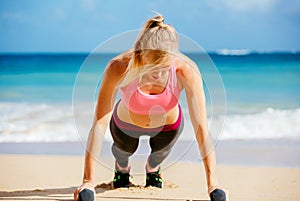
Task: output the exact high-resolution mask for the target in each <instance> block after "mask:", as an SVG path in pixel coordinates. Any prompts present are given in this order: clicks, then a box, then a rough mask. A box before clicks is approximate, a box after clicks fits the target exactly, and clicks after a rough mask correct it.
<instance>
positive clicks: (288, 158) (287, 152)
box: [0, 140, 300, 168]
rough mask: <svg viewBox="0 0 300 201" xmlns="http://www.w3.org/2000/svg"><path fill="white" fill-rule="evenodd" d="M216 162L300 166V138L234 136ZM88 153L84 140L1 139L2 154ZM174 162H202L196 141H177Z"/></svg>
mask: <svg viewBox="0 0 300 201" xmlns="http://www.w3.org/2000/svg"><path fill="white" fill-rule="evenodd" d="M143 143H147V142H146V141H145V142H142V141H141V143H140V147H139V148H138V150H137V152H136V153H135V154H134V155H133V156H132V158H135V159H142V160H143V159H144V158H145V156H146V155H147V154H148V153H149V148H148V147H147V146H148V145H146V146H145V147H146V148H142V147H143V146H144V145H143ZM110 146H111V142H110V141H104V143H103V148H102V152H101V155H100V158H113V156H112V154H111V151H110ZM215 150H216V156H217V163H218V164H222V165H245V166H255V167H258V166H259V167H291V168H292V167H295V168H299V167H300V158H299V157H298V156H299V155H300V140H246V141H245V140H235V141H228V140H226V141H224V140H223V141H218V142H217V143H216V144H215ZM84 153H85V144H84V143H82V142H27V143H14V142H13V143H0V155H3V154H4V155H5V154H7V155H49V156H51V155H52V156H80V157H83V156H84ZM166 161H167V162H168V163H171V162H174V161H175V162H176V161H179V162H195V163H198V162H201V157H200V155H199V151H198V148H197V145H196V142H195V141H178V142H177V143H176V144H175V146H174V148H173V150H172V153H171V154H170V155H169V156H168V158H167V159H166Z"/></svg>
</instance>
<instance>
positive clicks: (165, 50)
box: [121, 15, 178, 86]
mask: <svg viewBox="0 0 300 201" xmlns="http://www.w3.org/2000/svg"><path fill="white" fill-rule="evenodd" d="M177 52H178V35H177V32H176V30H175V29H174V27H172V26H171V25H169V24H164V17H163V16H162V15H157V16H155V17H153V18H151V19H149V20H148V21H147V22H146V23H145V25H144V27H143V29H142V31H141V32H140V34H139V36H138V37H137V39H136V41H135V44H134V47H133V56H132V58H131V60H130V62H129V64H128V68H127V73H126V76H125V78H124V80H123V82H122V84H121V86H125V85H127V84H128V83H129V82H130V81H132V80H133V79H135V78H136V77H137V76H142V75H143V74H145V73H147V72H149V70H151V69H153V68H155V67H166V66H169V65H171V63H172V59H173V58H174V55H175V54H176V53H177Z"/></svg>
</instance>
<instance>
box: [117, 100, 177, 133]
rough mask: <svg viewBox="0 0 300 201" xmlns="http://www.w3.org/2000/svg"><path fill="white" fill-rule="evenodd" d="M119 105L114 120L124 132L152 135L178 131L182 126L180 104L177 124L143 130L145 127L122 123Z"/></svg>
mask: <svg viewBox="0 0 300 201" xmlns="http://www.w3.org/2000/svg"><path fill="white" fill-rule="evenodd" d="M118 105H119V102H118V103H117V105H116V107H115V109H114V111H113V115H112V119H113V121H114V123H115V125H116V126H117V127H118V128H120V129H122V130H128V131H137V132H147V133H148V132H149V133H152V132H161V131H172V130H177V129H178V128H179V127H180V125H181V121H182V111H181V107H180V105H179V104H178V109H179V114H178V118H177V120H176V122H175V123H173V124H168V125H164V126H160V127H156V128H143V127H140V126H136V125H133V124H130V123H127V122H124V121H122V120H121V119H120V118H119V117H118V115H117V108H118Z"/></svg>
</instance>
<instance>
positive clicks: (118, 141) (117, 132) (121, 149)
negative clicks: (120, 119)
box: [110, 118, 139, 168]
mask: <svg viewBox="0 0 300 201" xmlns="http://www.w3.org/2000/svg"><path fill="white" fill-rule="evenodd" d="M110 132H111V135H112V138H113V141H114V143H113V145H112V148H111V149H112V153H113V155H114V157H115V159H116V162H117V163H118V165H119V166H120V167H121V168H127V167H128V160H129V157H130V156H131V155H132V154H133V153H134V152H135V151H136V149H137V147H138V145H139V138H138V137H137V138H134V137H130V136H128V135H127V134H126V133H125V132H123V131H122V130H121V129H120V128H118V127H117V126H116V125H115V123H114V120H113V118H112V119H111V121H110Z"/></svg>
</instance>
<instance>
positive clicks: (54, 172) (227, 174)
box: [0, 154, 300, 201]
mask: <svg viewBox="0 0 300 201" xmlns="http://www.w3.org/2000/svg"><path fill="white" fill-rule="evenodd" d="M0 160H1V176H0V199H1V200H47V201H49V200H72V199H73V190H74V189H75V188H76V186H78V185H79V184H80V182H81V178H82V172H83V157H82V156H49V155H12V154H5V155H0ZM132 165H133V166H134V165H143V163H141V162H138V161H136V162H134V163H133V164H132ZM217 170H218V177H219V182H220V185H221V186H222V187H223V188H225V189H226V190H227V191H228V192H229V193H228V195H229V200H231V201H255V200H257V201H261V200H264V201H267V200H270V201H283V200H285V201H287V200H288V201H292V200H294V201H297V200H300V191H299V186H300V169H299V168H286V167H285V168H284V167H258V166H240V165H218V169H217ZM97 172H98V174H97V181H98V187H97V188H96V192H97V194H96V200H152V201H153V200H209V197H208V196H207V193H206V186H205V177H204V169H203V165H202V164H201V163H187V162H178V163H175V164H174V165H172V166H169V167H168V168H166V169H164V170H163V173H162V174H163V175H162V176H163V179H164V188H163V189H156V188H144V187H143V185H144V184H145V176H144V175H143V174H134V175H133V176H132V178H131V181H132V183H133V187H130V188H129V189H111V187H110V182H111V180H112V177H113V171H112V170H111V169H110V168H107V167H103V166H102V165H98V166H97Z"/></svg>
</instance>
